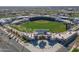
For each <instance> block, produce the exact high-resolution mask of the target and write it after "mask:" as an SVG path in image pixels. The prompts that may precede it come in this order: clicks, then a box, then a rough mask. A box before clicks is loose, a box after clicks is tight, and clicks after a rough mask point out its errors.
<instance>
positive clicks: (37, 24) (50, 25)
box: [11, 21, 66, 32]
mask: <svg viewBox="0 0 79 59" xmlns="http://www.w3.org/2000/svg"><path fill="white" fill-rule="evenodd" d="M11 26H12V27H13V28H15V29H17V30H19V31H23V32H33V31H35V30H37V29H47V30H49V31H50V32H64V31H66V25H65V24H63V23H61V22H51V21H32V22H26V23H23V24H21V25H11Z"/></svg>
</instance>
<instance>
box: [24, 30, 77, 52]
mask: <svg viewBox="0 0 79 59" xmlns="http://www.w3.org/2000/svg"><path fill="white" fill-rule="evenodd" d="M48 33H50V32H48ZM26 36H29V39H28V41H29V42H27V43H24V44H23V45H24V46H25V47H26V48H27V49H28V50H30V51H33V52H38V51H40V52H44V51H46V52H47V51H68V50H67V47H69V45H70V44H71V43H72V42H73V41H74V40H75V37H76V32H75V31H70V32H69V31H67V32H63V33H50V34H48V35H46V34H43V33H42V34H38V33H37V34H36V33H28V35H26ZM41 36H44V37H45V38H43V39H39V38H40V37H41ZM38 37H39V38H38ZM72 38H73V39H72Z"/></svg>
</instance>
